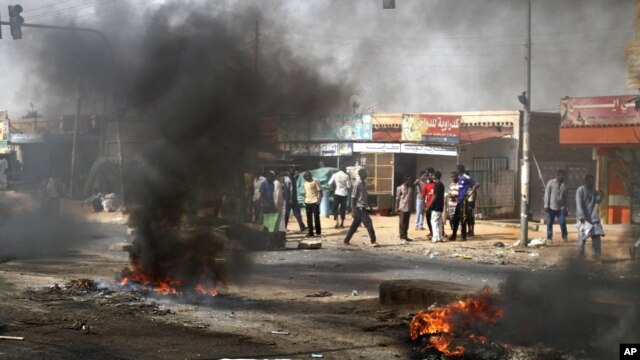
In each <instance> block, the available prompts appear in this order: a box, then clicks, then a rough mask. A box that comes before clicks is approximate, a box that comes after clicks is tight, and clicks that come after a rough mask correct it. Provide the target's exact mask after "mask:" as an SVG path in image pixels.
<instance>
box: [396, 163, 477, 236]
mask: <svg viewBox="0 0 640 360" xmlns="http://www.w3.org/2000/svg"><path fill="white" fill-rule="evenodd" d="M451 181H452V182H451V185H449V191H448V192H447V191H445V186H444V184H443V183H442V173H441V172H440V171H435V170H434V169H433V168H432V167H429V168H427V170H425V171H421V172H420V176H419V177H418V179H416V180H415V181H413V179H412V178H411V177H405V179H404V182H403V183H402V185H400V186H398V188H397V189H396V211H397V212H398V215H399V231H400V240H401V242H402V244H407V243H409V242H410V241H411V239H409V237H408V230H409V223H410V217H411V212H412V210H413V209H414V206H413V205H414V204H415V212H416V220H415V227H416V230H424V227H423V225H424V223H425V222H426V223H427V227H428V228H429V234H428V235H427V237H428V238H431V241H432V242H434V243H435V242H441V241H444V240H445V239H446V234H445V233H444V222H445V220H446V219H447V218H448V219H449V224H450V226H451V231H452V234H451V236H450V237H449V240H450V241H456V240H458V230H460V231H461V239H460V240H466V239H467V236H473V235H475V234H474V226H475V221H474V215H473V209H474V207H475V198H476V194H477V189H478V183H477V182H476V181H475V180H474V179H472V178H471V177H470V176H469V174H468V173H467V172H466V170H465V167H464V165H458V166H457V167H456V171H454V172H453V173H451ZM414 194H415V195H414ZM445 209H446V210H447V211H445ZM467 230H468V231H467Z"/></svg>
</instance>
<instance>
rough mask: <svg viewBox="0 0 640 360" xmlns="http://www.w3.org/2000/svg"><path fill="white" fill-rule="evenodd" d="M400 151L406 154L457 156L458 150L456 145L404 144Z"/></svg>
mask: <svg viewBox="0 0 640 360" xmlns="http://www.w3.org/2000/svg"><path fill="white" fill-rule="evenodd" d="M400 152H402V153H405V154H422V155H443V156H456V155H458V152H457V151H456V148H455V147H445V146H427V145H422V144H402V145H401V146H400Z"/></svg>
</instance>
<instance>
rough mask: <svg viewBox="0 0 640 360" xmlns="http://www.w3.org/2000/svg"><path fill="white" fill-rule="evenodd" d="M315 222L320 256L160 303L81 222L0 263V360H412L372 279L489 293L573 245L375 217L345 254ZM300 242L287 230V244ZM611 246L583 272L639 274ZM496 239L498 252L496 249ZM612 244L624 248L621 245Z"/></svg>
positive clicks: (540, 268) (403, 329) (483, 228)
mask: <svg viewBox="0 0 640 360" xmlns="http://www.w3.org/2000/svg"><path fill="white" fill-rule="evenodd" d="M323 221H325V225H326V230H325V231H324V233H325V234H324V236H323V238H322V241H323V248H322V249H320V250H290V251H269V252H256V253H254V254H253V260H254V261H253V266H252V268H251V269H246V271H247V272H248V273H249V274H250V276H248V277H247V278H246V281H244V282H241V283H233V284H229V285H228V286H226V287H224V288H221V289H220V295H219V296H218V297H216V298H212V299H210V298H191V299H184V298H174V297H158V296H155V295H154V294H143V293H139V292H126V291H122V290H121V289H120V288H119V287H117V286H115V283H116V279H117V276H118V274H119V273H120V271H121V269H122V268H123V267H124V266H126V265H127V263H128V261H127V256H126V254H125V253H124V252H121V251H109V247H110V245H112V244H114V243H117V242H121V241H124V240H126V234H125V230H126V228H125V226H123V225H103V224H91V225H88V227H87V234H86V239H87V241H86V242H85V243H82V244H80V245H77V246H76V247H75V248H74V249H72V250H71V251H69V252H68V255H67V256H64V257H60V258H46V259H32V260H18V259H13V260H11V259H4V260H3V262H2V263H1V264H0V289H1V290H2V291H0V309H1V310H2V311H0V335H7V336H22V337H24V341H10V340H4V341H2V340H0V358H6V359H24V358H30V359H33V358H43V359H45V358H46V359H85V358H95V359H147V358H148V359H152V358H153V359H201V358H205V359H216V358H224V357H231V358H238V357H244V358H246V357H250V358H265V357H268V358H276V357H278V358H301V359H302V358H310V357H311V356H312V355H314V356H320V354H322V356H323V357H324V358H330V359H369V358H384V359H387V358H410V357H411V356H412V354H414V353H415V350H416V347H415V344H413V343H411V342H410V341H409V336H408V322H409V320H410V315H411V314H413V313H415V312H416V311H417V310H419V309H418V308H417V307H416V306H415V305H410V306H382V305H380V304H379V301H378V298H377V296H378V286H379V284H380V282H381V281H383V280H390V279H430V280H442V281H450V282H454V283H464V284H467V285H471V286H473V287H475V288H478V289H480V288H481V287H483V286H486V285H489V286H492V287H495V286H497V285H498V284H499V283H500V282H502V281H503V280H504V279H505V278H506V276H508V275H509V274H511V273H518V272H520V273H522V272H531V271H537V272H542V273H550V274H551V273H553V272H554V271H556V270H557V269H558V268H560V267H561V264H562V263H563V259H565V258H567V257H571V255H572V254H574V253H575V244H568V245H564V244H560V245H556V246H552V247H547V248H540V249H527V250H524V251H523V250H519V249H515V248H509V247H508V245H509V244H510V243H511V242H512V241H514V240H515V238H516V237H517V232H518V230H517V229H511V228H503V227H496V226H489V225H479V226H478V227H477V231H476V232H477V233H478V235H477V236H476V237H475V238H474V239H473V240H472V241H467V242H456V243H442V244H441V243H438V244H433V243H430V242H427V241H424V237H422V238H421V236H420V234H416V233H413V231H412V233H410V236H412V237H413V238H414V239H415V240H416V241H414V242H413V243H412V244H411V245H400V244H399V241H398V240H397V238H396V234H395V231H396V222H395V221H397V219H396V218H381V217H375V218H374V223H375V224H376V229H377V231H378V237H379V242H380V243H381V244H382V246H381V247H380V248H376V249H374V248H370V247H369V246H367V243H368V238H366V237H362V236H363V235H364V234H366V232H364V231H360V232H359V233H358V234H357V235H356V236H355V237H354V241H353V242H354V244H355V245H356V248H355V249H349V250H345V249H342V248H341V247H340V243H341V241H342V237H343V236H344V235H343V234H344V232H345V231H346V229H344V230H343V229H338V230H335V229H330V228H329V224H330V223H331V222H329V221H328V220H326V219H325V220H323ZM301 236H302V234H296V233H290V234H289V238H290V239H292V240H295V239H300V238H301ZM611 239H612V240H608V241H609V242H606V243H605V246H604V248H605V254H608V255H607V256H606V258H605V261H603V262H600V263H593V264H592V265H593V269H594V272H598V273H616V274H617V275H618V276H619V275H620V274H623V273H621V272H620V271H625V272H624V274H626V276H630V277H633V276H636V277H637V275H638V274H639V273H640V272H638V271H637V262H630V261H627V260H626V259H625V258H623V257H622V255H618V253H617V252H612V251H607V249H613V248H614V246H613V244H617V242H616V241H620V240H619V239H618V240H615V239H613V237H612V238H611ZM498 241H501V242H503V243H504V244H506V245H507V247H504V248H498V247H495V246H494V244H495V243H496V242H498ZM620 244H623V243H622V242H620ZM618 247H619V248H620V249H618V250H616V251H619V252H622V249H623V248H624V246H623V245H620V246H618ZM616 249H617V247H616ZM532 254H536V255H532ZM618 256H619V257H618ZM79 278H89V279H92V280H94V282H95V283H96V284H99V285H100V286H99V289H97V290H96V289H91V290H90V291H84V290H82V289H73V288H71V289H65V288H64V284H65V283H67V282H69V281H70V280H73V279H79ZM54 284H58V286H57V287H56V286H55V285H54ZM354 290H355V291H354ZM327 295H328V296H327ZM309 296H311V297H309Z"/></svg>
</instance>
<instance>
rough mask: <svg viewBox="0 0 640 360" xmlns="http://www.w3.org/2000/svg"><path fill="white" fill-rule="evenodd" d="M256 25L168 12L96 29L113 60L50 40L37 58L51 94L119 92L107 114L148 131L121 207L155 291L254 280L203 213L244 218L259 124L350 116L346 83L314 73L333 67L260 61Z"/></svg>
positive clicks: (284, 54) (251, 20)
mask: <svg viewBox="0 0 640 360" xmlns="http://www.w3.org/2000/svg"><path fill="white" fill-rule="evenodd" d="M130 16H133V15H130ZM111 19H113V20H111ZM256 22H258V23H259V24H261V26H269V24H272V22H271V20H270V19H267V18H264V17H262V15H261V11H260V9H259V8H254V7H233V8H226V7H224V8H222V7H220V6H219V5H218V4H208V3H207V2H203V3H197V2H169V3H166V4H163V5H161V6H159V7H156V8H153V9H150V10H149V11H147V12H145V13H144V16H142V14H141V15H140V16H139V17H130V18H129V22H128V23H123V22H122V19H120V17H119V15H118V14H111V15H109V14H108V13H107V15H105V16H103V17H101V18H100V20H99V23H100V24H103V25H104V26H108V28H109V29H110V31H111V32H113V33H114V34H113V35H112V36H110V37H111V38H112V39H115V40H113V50H114V56H113V60H112V59H111V55H110V53H109V52H108V51H105V46H104V44H103V43H101V42H99V41H97V40H96V38H95V37H91V36H90V35H87V34H74V33H66V32H52V33H49V34H48V35H47V36H46V38H45V40H44V41H43V42H42V43H40V44H38V46H37V47H35V46H34V48H33V50H34V57H33V58H34V59H39V61H36V64H35V65H34V67H33V69H34V70H35V72H36V73H37V75H38V77H39V78H40V79H42V80H43V81H44V83H45V84H46V85H43V86H42V88H44V89H46V91H47V93H55V94H64V95H61V96H62V97H64V96H71V95H72V94H73V93H74V92H75V91H77V89H81V91H83V92H85V93H88V94H91V93H94V94H98V95H100V96H102V95H104V94H106V95H107V96H109V97H111V95H112V93H113V91H114V90H115V92H116V95H117V97H116V100H115V101H116V103H117V104H116V105H115V106H114V105H110V106H109V107H110V108H111V109H110V111H114V110H116V109H124V110H125V111H126V115H125V116H124V117H123V119H122V121H123V124H126V123H127V122H128V121H129V122H130V121H142V123H143V125H142V126H143V127H144V132H145V134H146V138H147V139H148V142H147V143H146V144H145V145H144V146H142V147H141V148H140V149H139V152H138V153H139V158H138V159H137V160H138V161H137V162H136V163H137V164H138V166H136V167H135V168H134V167H132V166H128V167H127V172H128V175H129V176H128V177H127V179H128V180H127V184H126V185H127V186H126V197H127V200H128V203H129V204H130V210H131V215H130V223H131V224H130V225H131V226H134V227H135V228H136V229H137V233H136V239H135V241H134V246H133V248H132V250H131V259H132V263H133V264H134V267H135V268H136V270H135V271H142V272H144V273H145V274H147V276H148V277H151V278H153V280H162V279H165V278H172V279H178V280H179V281H180V283H181V284H184V286H185V287H187V286H192V285H196V283H204V284H206V286H207V287H212V286H216V284H217V283H218V282H219V281H221V280H226V275H225V274H228V273H230V272H232V273H234V274H236V275H237V274H238V273H242V272H244V271H246V269H247V268H248V265H247V264H248V263H249V260H248V255H247V252H246V251H228V250H229V249H228V244H227V240H226V239H225V237H224V236H223V234H220V233H219V232H216V231H214V230H211V229H212V228H213V227H215V226H219V225H221V223H220V222H218V221H217V220H215V219H214V216H212V215H210V214H209V215H204V214H203V213H201V212H199V210H202V208H204V207H207V206H209V205H210V203H211V202H212V201H214V202H215V201H217V200H219V199H221V198H222V195H224V198H225V199H231V200H230V201H228V202H227V203H226V204H227V205H228V208H227V209H226V210H229V211H233V210H234V209H235V210H237V203H238V202H236V200H235V199H240V198H241V197H242V194H243V190H244V188H243V186H244V184H243V177H242V175H243V173H244V172H245V171H246V170H248V169H249V167H251V166H253V165H254V164H252V163H251V159H252V157H253V151H255V150H256V149H257V141H258V137H257V135H258V134H257V125H258V121H259V120H258V119H259V118H260V117H263V116H274V115H275V116H277V115H283V114H301V115H302V114H304V115H313V114H335V113H345V112H346V113H348V112H349V109H348V103H347V99H348V97H349V95H350V94H352V93H353V86H351V85H350V84H349V83H348V82H347V81H346V80H341V78H346V77H341V76H339V73H338V72H335V71H334V73H333V76H332V77H330V78H327V77H324V76H323V75H322V74H321V73H319V72H318V70H317V69H318V68H320V67H322V68H324V69H326V68H327V67H329V66H330V62H329V61H328V60H327V59H318V62H314V61H313V60H309V59H302V58H300V57H297V56H295V55H294V54H293V53H292V52H291V51H290V50H288V49H287V48H285V47H282V46H269V47H266V46H264V45H263V46H262V47H261V48H260V49H261V50H260V51H259V52H258V53H256V51H255V49H256V44H255V38H256V35H255V32H254V29H255V24H256ZM114 24H117V25H118V28H115V27H114V26H113V25H114ZM273 26H277V25H273ZM256 56H257V58H256ZM54 98H55V97H54ZM140 119H142V120H140ZM125 136H126V134H125ZM127 160H131V159H127ZM187 219H189V220H190V225H197V226H195V227H190V226H187V222H186V220H187ZM203 228H206V229H209V230H203ZM221 259H223V260H224V261H220V260H221ZM221 264H224V266H221ZM221 267H222V268H224V269H221ZM223 278H225V279H223Z"/></svg>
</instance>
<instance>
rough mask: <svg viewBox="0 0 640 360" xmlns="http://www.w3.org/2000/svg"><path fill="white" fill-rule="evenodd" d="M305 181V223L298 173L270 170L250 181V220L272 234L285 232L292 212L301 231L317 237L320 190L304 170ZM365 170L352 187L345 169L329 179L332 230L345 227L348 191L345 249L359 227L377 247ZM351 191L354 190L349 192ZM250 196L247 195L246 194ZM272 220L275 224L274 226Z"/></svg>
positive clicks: (318, 233) (318, 183)
mask: <svg viewBox="0 0 640 360" xmlns="http://www.w3.org/2000/svg"><path fill="white" fill-rule="evenodd" d="M302 177H303V179H304V187H303V188H304V190H303V191H304V193H303V194H301V195H302V196H303V197H304V207H305V212H306V214H307V224H306V225H305V224H304V222H303V221H302V216H301V211H300V205H299V204H298V194H297V174H296V173H295V172H294V173H293V174H292V173H291V172H283V173H280V174H278V175H276V173H275V172H273V171H266V172H265V174H264V176H263V175H259V176H256V177H255V178H254V179H253V184H252V189H253V192H252V196H251V202H252V206H251V208H252V209H253V211H252V220H253V221H254V222H256V223H259V224H264V225H266V226H267V228H269V229H270V230H272V231H275V232H285V231H286V227H287V224H288V223H289V215H290V213H291V212H293V214H294V216H295V218H296V220H297V222H298V225H299V226H300V231H301V232H304V231H305V230H308V233H307V235H306V236H307V237H313V236H319V235H321V234H322V226H321V224H320V203H321V202H322V196H323V194H322V187H321V186H320V182H319V181H318V180H317V179H315V178H313V175H312V174H311V172H309V171H306V172H304V174H303V175H302ZM366 178H367V171H366V170H365V169H360V170H359V171H358V179H357V180H356V181H355V184H353V186H352V181H351V177H350V176H349V174H347V173H346V172H345V171H344V169H341V170H340V171H338V172H336V173H334V174H333V175H332V176H331V178H330V180H329V188H330V190H331V192H332V193H333V198H334V202H333V214H334V220H335V222H336V223H335V228H336V229H338V228H344V221H345V217H346V211H347V199H348V197H349V193H350V192H351V211H352V218H353V221H352V223H351V226H350V227H349V231H348V232H347V235H346V237H345V239H344V245H345V246H351V245H350V241H351V238H352V237H353V235H354V233H355V232H356V230H357V229H358V227H359V226H360V225H364V226H365V228H366V229H367V231H368V233H369V238H370V240H371V246H373V247H377V246H378V243H377V242H376V233H375V230H374V228H373V223H372V221H371V217H370V216H369V213H368V212H367V210H368V209H369V208H370V206H369V203H368V197H369V195H368V193H367V185H366V182H365V181H366ZM352 188H353V191H352ZM248 190H249V186H247V192H248ZM248 193H249V192H248ZM274 219H277V220H275V222H276V224H275V226H270V225H273V224H272V223H273V221H274Z"/></svg>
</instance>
